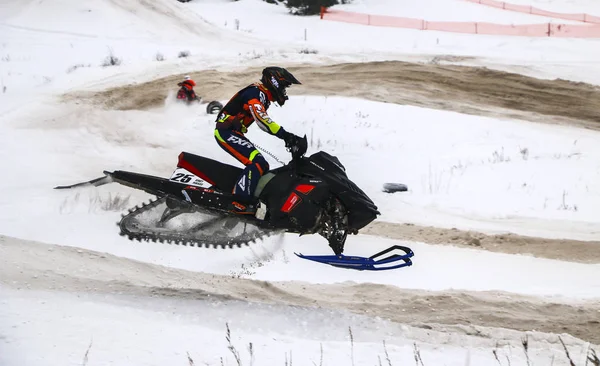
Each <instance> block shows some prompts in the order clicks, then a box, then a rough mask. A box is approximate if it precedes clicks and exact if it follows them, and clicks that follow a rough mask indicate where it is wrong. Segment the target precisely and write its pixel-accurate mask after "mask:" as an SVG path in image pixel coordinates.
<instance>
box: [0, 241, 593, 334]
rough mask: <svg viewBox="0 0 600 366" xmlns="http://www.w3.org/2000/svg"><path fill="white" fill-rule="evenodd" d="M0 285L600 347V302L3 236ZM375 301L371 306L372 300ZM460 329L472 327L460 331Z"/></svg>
mask: <svg viewBox="0 0 600 366" xmlns="http://www.w3.org/2000/svg"><path fill="white" fill-rule="evenodd" d="M0 285H3V286H8V287H11V288H21V289H32V290H52V291H66V292H91V293H100V294H103V293H106V294H108V293H121V292H123V293H128V294H132V295H141V296H160V297H171V296H176V297H178V298H184V299H205V298H207V297H209V296H210V297H211V298H213V299H221V300H228V299H237V300H245V301H253V302H261V303H276V304H283V305H295V306H309V307H311V306H318V307H323V308H330V309H345V310H348V311H351V312H353V313H357V314H363V315H367V316H380V317H382V318H386V319H389V320H391V321H394V322H400V323H405V324H409V325H413V326H417V327H422V328H425V329H435V330H441V331H443V330H450V329H451V330H452V332H464V333H469V334H477V335H478V336H480V337H486V333H485V331H483V332H482V330H481V329H478V328H477V327H498V328H506V329H514V330H519V331H530V330H534V329H535V330H536V331H541V332H552V333H559V334H560V333H569V334H571V335H573V336H575V337H578V338H580V339H582V340H584V341H590V342H592V343H594V344H600V315H599V314H600V302H599V301H577V302H575V301H574V302H571V303H567V302H564V303H559V302H557V301H552V300H544V299H540V298H535V297H527V296H520V295H515V294H507V293H498V292H458V291H444V292H428V291H416V290H403V289H401V288H397V287H394V286H385V285H374V284H336V285H307V284H306V283H300V282H265V281H253V280H246V279H238V278H232V277H229V276H221V275H213V274H205V273H196V272H188V271H183V270H177V269H172V268H165V267H161V266H157V265H152V264H147V263H141V262H137V261H133V260H130V259H126V258H121V257H116V256H113V255H110V254H106V253H99V252H93V251H88V250H84V249H78V248H73V247H64V246H56V245H47V244H41V243H35V242H28V241H24V240H19V239H14V238H10V237H5V236H0ZM367 299H368V300H367ZM457 324H462V325H467V327H456V325H457Z"/></svg>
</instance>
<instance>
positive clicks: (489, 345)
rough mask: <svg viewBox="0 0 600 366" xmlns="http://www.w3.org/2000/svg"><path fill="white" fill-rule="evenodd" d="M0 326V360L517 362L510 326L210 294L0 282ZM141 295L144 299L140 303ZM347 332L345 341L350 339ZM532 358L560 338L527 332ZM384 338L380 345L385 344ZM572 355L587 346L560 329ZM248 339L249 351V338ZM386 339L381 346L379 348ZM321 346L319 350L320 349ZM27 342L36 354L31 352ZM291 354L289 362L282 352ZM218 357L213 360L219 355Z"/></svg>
mask: <svg viewBox="0 0 600 366" xmlns="http://www.w3.org/2000/svg"><path fill="white" fill-rule="evenodd" d="M0 294H3V295H5V296H7V297H8V296H9V297H10V302H8V303H7V302H5V301H4V302H0V324H6V325H8V326H10V327H11V328H12V331H11V333H10V334H9V335H7V336H6V337H5V339H4V342H6V343H5V346H4V348H3V351H2V352H0V363H2V365H20V366H29V365H39V364H40V363H43V364H48V363H47V362H48V361H50V360H51V362H52V364H56V365H59V364H60V365H71V364H78V365H79V364H84V365H85V364H87V365H106V364H111V365H131V364H136V365H148V366H150V365H167V364H168V365H185V364H191V362H190V361H188V357H189V358H191V359H192V361H193V364H195V365H221V364H222V363H221V362H223V364H225V365H232V364H233V365H235V364H237V362H236V360H235V358H234V356H233V354H232V353H231V351H230V350H229V349H228V347H229V343H228V342H227V340H226V334H227V333H226V331H227V327H229V330H230V337H231V345H232V346H233V347H234V349H235V351H236V352H237V353H238V354H239V357H240V362H241V364H242V365H250V364H253V363H254V364H258V365H279V364H286V363H285V360H286V358H287V360H288V362H289V363H292V364H299V365H308V364H313V363H314V364H320V362H321V359H322V364H324V365H328V364H340V363H341V362H344V363H346V362H347V363H350V362H352V363H353V364H354V365H372V364H373V363H377V359H378V357H380V358H381V360H382V362H385V360H386V352H387V357H389V359H390V361H391V362H393V364H409V363H410V362H413V361H414V355H413V347H414V345H413V343H414V344H416V346H417V349H418V350H419V352H420V355H421V357H422V359H423V362H424V363H425V364H426V365H427V364H433V365H438V364H444V365H449V366H451V365H464V364H465V363H466V362H471V364H476V365H494V364H495V362H496V361H495V360H494V356H493V355H492V350H494V349H497V351H498V353H499V354H500V355H501V356H503V357H504V355H505V354H506V355H507V356H509V357H510V359H511V360H512V362H513V364H520V363H524V362H525V356H524V354H523V353H522V352H514V351H513V352H511V347H512V348H513V349H517V348H520V347H521V346H520V345H519V342H520V338H519V336H520V335H518V334H515V333H516V332H512V333H511V332H507V331H502V330H496V331H494V330H492V331H491V332H492V334H496V335H497V336H498V338H499V339H502V343H501V344H500V345H499V346H496V344H495V342H496V341H495V340H490V339H486V338H485V337H479V336H470V335H457V336H455V337H453V338H451V337H449V336H448V335H447V334H445V333H442V332H437V331H432V330H422V329H419V328H414V327H407V326H404V325H399V324H395V323H391V322H388V321H385V320H381V319H373V318H370V317H363V316H358V315H353V314H349V313H346V312H338V311H330V310H325V309H317V308H295V307H283V306H272V305H259V304H252V303H242V302H223V301H219V300H178V299H152V298H151V299H148V298H137V297H134V296H119V295H114V296H96V295H87V294H77V295H62V296H57V295H56V294H53V293H43V292H37V291H35V292H29V293H23V292H22V291H11V290H8V291H7V290H4V289H3V288H2V287H0ZM140 301H143V302H144V307H143V308H141V309H140ZM282 324H284V326H281V325H282ZM350 331H351V332H352V341H351V340H350ZM533 337H534V338H532V342H531V348H530V350H529V357H530V358H531V362H535V363H542V364H547V363H548V362H549V361H550V360H552V359H553V358H555V359H556V360H555V361H554V364H555V365H563V364H565V365H566V363H564V362H565V361H566V360H565V357H564V353H563V351H562V350H561V348H560V347H561V345H560V344H559V343H557V342H555V341H554V339H552V338H550V337H544V336H543V335H541V336H537V337H536V335H535V333H534V334H533ZM1 340H2V338H0V341H1ZM383 342H385V345H384V343H383ZM566 342H567V345H568V347H569V348H570V351H571V352H572V353H573V354H574V355H577V354H578V353H580V352H582V351H583V352H585V347H586V346H587V345H585V344H583V343H582V342H577V341H576V340H572V339H571V338H570V337H566ZM250 343H251V344H252V357H251V354H250V351H249V344H250ZM384 347H385V348H384ZM321 349H322V353H321ZM32 350H35V352H31V351H32ZM290 359H291V360H290ZM221 360H222V361H221Z"/></svg>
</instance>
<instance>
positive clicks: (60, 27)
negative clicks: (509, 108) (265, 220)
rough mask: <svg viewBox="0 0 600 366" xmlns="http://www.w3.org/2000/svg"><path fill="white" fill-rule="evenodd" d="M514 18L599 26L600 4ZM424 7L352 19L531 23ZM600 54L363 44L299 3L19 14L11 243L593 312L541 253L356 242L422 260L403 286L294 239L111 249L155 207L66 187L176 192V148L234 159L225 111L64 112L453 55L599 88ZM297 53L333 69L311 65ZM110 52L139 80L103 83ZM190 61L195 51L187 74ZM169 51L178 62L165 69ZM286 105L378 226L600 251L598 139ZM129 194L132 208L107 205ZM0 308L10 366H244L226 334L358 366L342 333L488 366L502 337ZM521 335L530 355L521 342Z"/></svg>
mask: <svg viewBox="0 0 600 366" xmlns="http://www.w3.org/2000/svg"><path fill="white" fill-rule="evenodd" d="M514 2H515V3H521V4H530V5H534V6H538V7H540V8H543V9H546V10H553V11H572V12H582V11H583V12H587V13H590V14H593V15H598V14H600V11H599V10H600V8H598V6H597V4H592V2H591V1H587V2H586V1H577V2H575V1H570V2H567V1H558V0H555V1H553V2H541V1H530V2H525V1H523V0H521V1H517V0H515V1H514ZM422 3H423V2H417V1H405V2H403V3H402V5H398V2H396V1H394V0H387V1H384V0H370V1H367V0H362V1H358V0H356V2H355V4H352V5H346V6H341V7H342V8H346V9H347V10H351V11H367V10H368V11H369V12H372V13H386V14H392V15H402V16H415V17H424V18H427V19H431V20H438V19H439V20H442V19H443V20H474V19H477V20H485V19H487V20H490V19H492V18H493V19H495V20H496V21H498V22H507V23H513V22H514V23H515V24H516V23H527V22H532V21H534V20H533V17H531V16H528V15H524V14H518V13H512V12H506V11H502V10H499V9H492V8H487V7H484V6H481V7H479V6H477V5H476V4H469V3H463V2H458V1H454V2H450V1H439V0H438V1H436V2H434V1H433V0H430V1H428V2H427V4H428V6H427V7H424V6H423V5H422ZM417 4H421V5H417ZM454 9H456V10H457V11H456V12H455V11H454ZM458 10H460V11H458ZM443 16H446V17H445V18H443ZM236 19H238V20H239V29H237V30H236V29H235V28H236V21H235V20H236ZM535 19H536V20H537V21H540V22H541V21H547V19H544V18H541V17H535ZM108 20H110V21H108ZM305 35H306V39H305ZM598 42H599V41H598V40H580V39H577V40H574V39H528V38H515V37H511V38H504V37H487V36H472V35H457V34H444V33H440V32H419V31H413V30H400V29H386V28H376V27H364V26H360V25H353V24H343V23H337V22H327V21H321V20H319V19H318V17H306V18H300V17H290V16H289V15H288V14H287V9H285V8H284V7H283V6H277V5H270V4H266V3H264V2H262V1H259V0H241V1H237V2H230V1H220V0H211V1H195V2H190V3H186V4H182V3H179V2H177V1H174V0H173V1H171V0H161V1H155V2H153V5H149V3H148V2H145V1H125V0H116V1H105V0H94V1H86V2H80V1H74V0H61V1H53V2H34V1H3V2H2V3H0V47H1V48H0V88H1V90H2V93H0V100H1V103H0V171H1V172H3V174H2V181H1V183H0V188H1V189H2V191H3V194H2V195H0V233H1V234H3V235H11V236H15V237H19V238H24V239H30V240H36V241H40V242H43V243H60V244H63V245H69V246H75V247H80V248H86V249H92V250H98V251H103V252H107V253H112V254H115V255H118V256H121V257H125V258H131V259H135V260H140V261H144V262H149V263H155V264H161V265H166V266H169V267H175V268H181V269H188V270H193V271H205V272H209V273H217V274H226V275H233V276H239V277H248V278H252V279H257V280H265V281H270V280H274V279H279V280H283V281H304V282H306V283H307V284H311V283H313V284H318V283H324V284H332V283H339V282H346V281H351V282H355V283H376V284H382V285H388V286H396V287H400V288H406V289H426V290H433V291H439V290H451V289H454V290H464V291H489V290H497V291H506V292H510V293H515V294H528V295H537V296H544V297H548V298H552V299H555V300H557V301H558V300H560V301H566V300H565V299H597V298H598V297H600V275H599V274H600V265H598V264H579V263H570V262H566V261H556V260H547V259H540V258H534V257H532V256H529V255H528V253H523V254H522V255H508V254H499V253H491V252H484V251H481V250H476V249H470V250H469V249H463V248H455V247H450V246H434V245H428V244H424V243H404V242H397V241H392V240H386V239H381V238H377V237H372V236H367V235H358V236H352V237H351V238H350V239H349V241H348V244H347V246H346V249H347V252H348V253H352V254H356V255H367V256H368V255H370V254H372V253H374V252H376V251H378V250H380V249H383V248H385V247H387V246H390V245H393V244H403V245H408V246H410V247H411V248H413V250H414V251H415V253H417V254H416V257H415V262H414V263H415V264H414V265H413V266H412V267H409V268H405V269H402V270H400V271H398V272H395V273H394V275H392V276H390V275H389V274H384V273H364V272H353V271H342V270H340V269H336V268H333V267H328V266H323V265H319V264H315V263H311V262H308V261H304V260H301V259H299V258H297V257H296V256H294V254H293V253H294V252H302V253H304V254H329V250H328V248H327V247H326V245H325V244H324V241H323V240H322V239H321V238H316V237H302V238H298V237H295V236H293V235H286V236H285V237H284V238H280V237H274V238H271V239H267V240H265V241H264V242H262V243H258V244H256V245H255V246H252V247H244V248H240V249H236V250H228V251H215V250H213V249H204V248H187V247H178V246H167V245H163V244H156V243H133V242H130V241H128V240H126V239H125V238H122V237H119V236H118V235H117V232H118V228H117V227H116V225H115V222H117V221H118V220H119V218H120V216H121V213H122V212H123V211H125V209H126V208H128V207H131V206H133V205H135V204H137V203H139V202H142V201H144V200H147V199H148V198H149V197H148V196H147V195H146V194H144V193H141V192H138V191H133V190H131V189H129V188H126V187H121V186H117V185H110V186H104V187H101V188H98V189H83V190H75V191H55V190H52V189H51V188H52V187H54V186H56V185H63V184H70V183H75V182H78V181H83V180H89V179H92V178H95V177H98V176H100V175H101V174H102V171H103V170H111V171H112V170H117V169H124V170H132V171H137V172H142V173H147V174H154V175H160V176H167V175H169V174H170V173H171V172H172V170H173V169H174V167H175V163H176V158H177V154H178V153H179V152H180V151H190V152H193V153H196V154H200V155H206V156H209V157H213V158H217V159H223V160H225V161H227V162H229V163H231V164H235V162H234V161H233V160H232V159H231V158H230V157H229V156H228V155H226V154H225V153H224V152H223V151H221V150H220V149H219V148H217V147H216V144H215V142H214V139H213V138H212V134H211V130H212V123H213V122H212V121H213V118H214V116H207V115H206V114H205V113H204V111H203V110H202V107H199V108H198V109H197V110H195V109H190V108H186V107H181V106H178V105H173V104H171V103H170V102H169V101H166V102H165V105H164V106H161V107H159V108H156V109H153V110H149V111H114V110H107V109H101V108H92V107H90V106H86V105H77V104H72V103H71V104H69V103H64V102H62V101H61V100H60V94H61V93H63V92H66V91H70V92H72V91H79V90H102V89H104V88H107V87H113V86H118V85H122V84H124V83H134V82H141V81H145V80H152V79H155V78H158V77H162V76H166V75H171V74H175V73H183V72H188V71H194V70H199V69H207V68H219V69H236V68H238V69H239V68H242V67H245V66H249V65H266V64H270V63H277V62H283V61H286V62H305V63H308V62H310V63H314V64H322V63H330V62H361V61H367V60H385V59H400V60H412V61H424V60H428V59H430V58H431V57H432V56H434V55H440V54H452V55H462V56H472V57H475V58H474V59H470V60H465V61H462V63H464V64H474V65H486V66H488V67H492V68H499V69H507V70H514V71H518V72H522V73H525V74H530V75H536V76H539V77H545V78H555V77H562V78H567V79H572V80H578V81H587V82H590V83H598V84H600V76H598V75H600V73H598V72H597V71H598V61H599V60H600V51H598V50H600V47H599V44H598ZM301 49H308V50H316V51H317V53H316V54H308V55H306V54H300V53H299V50H301ZM110 50H112V51H113V52H114V54H115V55H116V56H118V57H120V58H122V60H123V63H122V64H121V65H120V66H118V67H101V66H100V64H101V63H102V62H103V60H104V58H105V57H106V56H107V55H108V53H109V51H110ZM184 50H189V51H190V53H191V56H190V57H187V58H177V54H178V53H179V52H180V51H184ZM158 52H160V53H162V54H164V56H165V57H166V60H165V61H163V62H159V61H157V60H156V59H155V57H156V54H157V53H158ZM78 65H79V66H78ZM75 66H78V67H77V68H76V69H73V68H74V67H75ZM290 94H291V98H290V100H289V101H288V103H287V104H286V107H285V108H281V109H278V108H273V110H271V111H270V114H271V115H272V116H273V118H274V119H275V120H277V121H281V123H282V124H283V125H284V126H285V127H286V128H287V129H288V130H290V131H292V132H295V133H298V134H301V133H303V132H305V133H306V134H307V135H308V137H309V140H310V141H311V144H310V146H309V153H310V152H315V151H317V150H319V149H324V150H326V151H328V152H330V153H332V154H334V155H336V156H338V157H339V158H340V160H341V161H342V163H343V164H344V165H345V166H346V168H347V171H348V174H349V176H350V177H351V178H352V179H354V181H355V182H356V183H357V184H358V185H359V186H360V187H361V188H364V190H365V191H366V192H367V193H368V194H369V195H370V196H371V197H372V198H373V199H374V201H375V202H376V203H377V205H378V206H379V208H380V211H381V212H382V216H381V217H380V220H382V221H389V222H411V223H416V224H423V225H432V226H441V227H448V228H451V227H457V228H462V229H474V230H479V231H483V232H489V233H497V232H507V231H510V232H515V233H520V234H525V235H535V236H543V237H551V238H552V237H561V238H564V237H569V238H574V239H581V240H594V239H595V240H598V238H599V237H600V215H599V211H598V207H600V148H599V147H600V133H598V132H595V131H590V130H585V129H579V128H574V127H566V126H554V125H544V124H534V123H527V122H523V121H516V120H507V119H496V118H489V117H478V116H470V115H463V114H459V113H454V112H447V111H437V110H429V109H425V108H418V107H411V106H402V105H393V104H384V103H376V102H371V101H365V100H360V99H356V98H342V97H327V98H325V97H322V96H319V95H313V96H302V97H300V96H294V95H293V91H290ZM389 116H400V117H399V118H394V119H391V118H389ZM249 137H250V138H251V139H252V140H253V141H255V142H256V143H257V144H258V145H259V146H261V147H264V148H265V149H266V150H268V151H271V152H273V153H275V155H277V156H278V157H279V158H281V159H285V157H286V156H287V153H286V152H285V150H284V148H283V146H282V144H281V142H280V141H277V140H275V139H272V138H270V137H269V136H267V135H266V134H264V133H263V132H262V131H258V130H257V129H256V128H254V129H252V130H251V132H250V133H249ZM267 159H268V160H269V162H270V163H271V165H272V166H277V165H278V164H277V162H276V161H275V160H274V159H273V158H271V157H269V156H267ZM365 166H366V167H368V169H369V170H368V172H367V173H363V169H364V168H365ZM387 181H393V182H401V183H405V184H407V185H408V187H409V191H408V192H403V193H398V194H394V195H390V194H386V193H384V192H381V185H382V183H383V182H387ZM115 195H116V196H118V197H121V198H124V199H126V200H127V201H126V203H127V204H126V205H124V206H122V207H117V208H116V209H115V210H107V209H103V208H102V206H103V204H105V203H107V202H111V201H112V199H114V197H115ZM32 223H35V225H32ZM0 245H1V244H0ZM242 265H244V267H242ZM474 273H476V274H477V275H473V274H474ZM0 298H1V299H2V300H0V364H2V365H5V364H6V365H29V364H32V365H33V364H39V362H40V361H43V360H45V359H46V360H48V359H51V360H54V361H53V362H54V364H73V363H76V362H77V363H80V362H81V359H82V357H83V354H84V353H85V350H86V349H87V347H88V345H89V344H90V342H92V344H93V346H92V348H91V350H90V362H89V364H90V365H92V364H106V363H112V364H131V363H135V364H148V365H150V364H178V363H182V364H185V362H187V360H186V357H187V356H186V352H189V353H190V355H191V356H192V357H193V359H194V361H195V363H196V364H203V363H204V362H206V363H208V364H219V357H221V356H222V357H224V358H227V360H228V361H229V363H233V362H235V361H234V360H233V358H232V356H231V354H230V353H229V351H228V350H227V345H226V344H225V342H224V339H225V337H224V334H223V333H224V329H223V328H224V323H225V321H229V322H230V324H231V325H232V332H234V333H233V334H235V341H236V342H237V344H238V345H239V347H240V351H241V352H242V353H244V355H245V356H247V353H245V351H246V349H245V345H246V344H247V343H248V342H253V344H254V345H255V346H256V349H255V350H256V361H257V363H258V362H259V361H260V362H262V363H263V364H277V363H283V362H284V358H283V357H284V355H285V352H288V351H293V355H294V361H298V362H300V361H304V362H305V363H310V362H312V361H314V362H315V363H316V362H318V357H319V345H320V344H321V343H322V344H323V345H324V355H325V356H324V364H332V363H335V362H338V360H340V359H344V360H345V359H348V355H349V353H348V352H349V348H348V347H349V346H348V338H347V333H346V332H347V328H348V326H352V328H353V330H354V331H355V333H354V335H355V337H356V338H355V341H356V342H357V343H356V344H355V347H356V348H355V349H354V351H355V361H356V364H357V365H360V364H373V363H375V362H376V360H377V355H381V356H382V357H384V356H383V350H382V346H381V341H382V339H383V338H385V339H386V342H388V343H387V344H388V350H389V351H390V356H391V357H392V359H393V360H394V364H405V363H409V362H412V360H414V358H413V354H412V345H413V342H415V341H418V343H419V346H420V347H422V350H423V353H424V354H426V357H427V359H426V360H425V364H441V363H443V364H448V365H450V364H452V365H454V364H456V365H458V364H461V365H463V364H468V363H469V362H471V364H478V365H488V364H490V365H491V364H496V363H497V362H496V360H494V359H492V356H491V355H492V353H491V350H492V349H494V342H493V341H492V340H487V341H486V340H485V339H478V338H477V337H468V336H459V335H456V334H448V333H443V334H438V333H435V334H434V335H433V336H432V334H433V333H434V332H433V331H432V332H429V333H427V332H425V331H424V330H419V329H416V328H415V329H408V330H407V328H406V327H405V326H402V325H398V324H394V323H389V322H385V321H383V320H380V319H375V320H374V319H373V318H368V319H367V318H361V317H358V316H353V315H349V314H346V313H341V312H335V314H334V313H330V312H328V311H327V310H324V309H322V310H315V309H300V308H291V307H283V306H281V307H269V306H266V305H265V306H263V305H256V304H251V303H230V302H227V303H224V302H218V301H216V302H211V301H191V300H183V299H181V300H179V299H170V300H165V299H153V298H143V299H139V298H135V297H133V296H132V295H131V296H130V295H116V294H115V295H113V296H99V295H90V294H87V293H81V294H75V295H69V294H64V293H54V292H53V293H44V292H36V291H28V290H14V289H11V288H9V287H8V286H5V287H2V286H0ZM248 319H252V320H248ZM281 324H286V327H281ZM498 334H500V333H498ZM457 337H458V340H456V339H454V338H457ZM461 337H463V338H461ZM499 337H500V335H499ZM501 337H507V338H510V337H508V336H506V335H504V334H502V335H501ZM511 337H512V338H511V339H512V341H514V344H518V343H519V341H520V335H514V334H513V335H511ZM450 338H452V340H449V339H450ZM555 346H556V344H552V345H550V347H551V348H552V349H553V350H554V351H552V352H554V353H548V352H547V349H548V344H546V343H544V344H543V345H540V349H539V350H537V349H536V350H534V351H532V352H533V353H532V354H534V355H535V357H536V358H535V363H536V364H537V363H540V364H548V363H549V360H550V357H551V355H552V354H557V355H558V354H561V353H557V352H561V351H560V348H557V347H555ZM200 347H202V348H200ZM307 350H310V351H307ZM544 350H546V351H544ZM557 350H558V351H557ZM512 357H514V362H515V364H516V362H519V361H523V359H522V356H520V355H515V354H513V355H512ZM465 360H467V361H465ZM557 362H558V361H557ZM557 364H558V363H557Z"/></svg>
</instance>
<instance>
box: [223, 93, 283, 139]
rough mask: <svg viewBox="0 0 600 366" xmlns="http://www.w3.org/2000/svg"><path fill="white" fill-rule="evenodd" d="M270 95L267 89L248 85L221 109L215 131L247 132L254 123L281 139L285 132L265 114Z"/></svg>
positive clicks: (269, 102) (269, 103)
mask: <svg viewBox="0 0 600 366" xmlns="http://www.w3.org/2000/svg"><path fill="white" fill-rule="evenodd" d="M270 99H271V95H270V92H269V91H268V90H267V88H266V87H265V86H264V85H262V84H260V83H254V84H250V85H248V86H247V87H245V88H244V89H242V90H240V91H238V92H237V93H236V94H235V95H234V96H233V97H232V98H231V99H230V100H229V102H227V104H226V105H225V106H224V107H223V109H221V113H219V115H218V116H217V119H216V126H215V128H216V129H219V130H221V129H228V130H234V131H238V132H241V133H242V134H244V133H246V132H248V127H250V125H251V124H252V123H254V122H255V121H256V123H257V125H258V127H260V129H261V130H263V131H265V132H267V133H269V134H271V135H275V136H277V137H279V138H283V137H284V134H285V130H284V129H283V128H282V127H281V126H279V125H278V124H277V123H275V121H273V120H272V119H271V117H269V115H268V114H267V109H269V106H270V105H271V101H270Z"/></svg>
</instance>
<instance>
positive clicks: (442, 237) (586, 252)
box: [361, 221, 600, 263]
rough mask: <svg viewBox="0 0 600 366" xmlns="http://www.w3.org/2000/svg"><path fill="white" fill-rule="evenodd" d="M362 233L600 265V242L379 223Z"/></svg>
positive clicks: (374, 223) (373, 224)
mask: <svg viewBox="0 0 600 366" xmlns="http://www.w3.org/2000/svg"><path fill="white" fill-rule="evenodd" d="M361 234H367V235H375V236H381V237H384V238H391V239H399V240H407V241H420V242H424V243H428V244H439V245H454V246H460V247H470V248H476V249H484V250H489V251H491V252H499V253H507V254H530V255H533V256H535V257H539V258H548V259H558V260H562V261H569V262H579V263H600V241H580V240H571V239H546V238H536V237H530V236H522V235H516V234H501V235H486V234H482V233H479V232H475V231H464V230H457V229H444V228H436V227H430V226H429V227H424V226H419V225H413V224H396V223H389V222H380V221H375V222H373V223H371V224H370V225H368V226H367V227H365V228H364V229H363V230H361Z"/></svg>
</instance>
